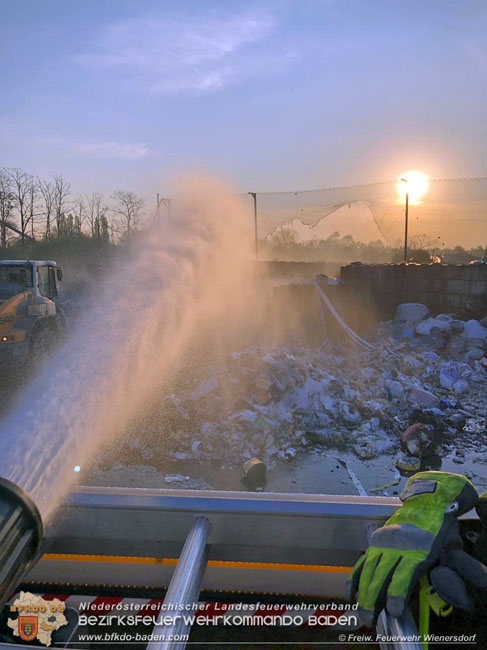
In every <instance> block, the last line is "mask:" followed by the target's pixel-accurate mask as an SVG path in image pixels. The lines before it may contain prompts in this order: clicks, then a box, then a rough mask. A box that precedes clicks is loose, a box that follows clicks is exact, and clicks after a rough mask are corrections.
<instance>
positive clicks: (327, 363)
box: [125, 315, 487, 468]
mask: <svg viewBox="0 0 487 650" xmlns="http://www.w3.org/2000/svg"><path fill="white" fill-rule="evenodd" d="M404 328H406V329H407V330H408V331H404ZM373 343H374V345H375V349H374V350H372V351H362V350H361V351H357V350H356V349H354V348H341V349H338V348H336V347H335V346H333V344H331V343H330V342H325V343H324V344H323V345H322V346H321V347H320V348H318V349H316V348H313V349H312V348H307V347H293V348H284V347H279V348H268V347H257V346H256V347H251V348H248V349H245V350H242V351H240V352H235V353H233V354H230V355H229V357H228V358H227V360H226V362H225V363H223V364H220V365H218V366H215V367H213V368H208V367H206V368H205V369H204V370H202V374H201V375H200V376H199V377H198V378H197V379H196V380H195V381H194V384H193V385H191V386H185V387H184V388H181V389H180V390H178V391H177V392H173V393H170V394H166V395H165V396H164V398H163V400H162V401H161V403H160V404H158V405H157V407H156V409H155V412H154V413H153V414H152V415H151V417H148V418H147V419H146V420H144V422H143V423H142V426H139V427H138V429H137V435H136V437H134V436H133V433H132V432H130V435H127V438H126V440H125V446H126V448H128V449H129V450H130V453H131V454H133V455H135V456H137V455H138V456H139V458H138V462H146V463H148V464H156V465H157V456H158V454H164V455H165V456H166V457H167V456H168V455H169V457H171V458H173V459H175V460H190V459H210V460H214V461H217V462H218V463H219V464H225V465H233V464H237V463H238V464H241V463H242V462H243V461H245V460H247V459H250V458H253V457H257V458H259V459H261V460H263V461H264V462H265V463H266V464H267V467H268V468H272V467H273V466H274V465H275V463H276V462H279V461H285V460H286V459H291V458H293V457H295V456H296V454H298V453H299V451H300V450H302V449H304V448H309V447H310V446H319V447H320V448H323V449H326V448H331V447H333V448H339V449H349V450H352V451H353V452H354V453H355V454H356V455H357V456H358V457H360V458H363V459H368V458H374V457H376V456H379V455H381V454H390V453H396V452H397V451H398V450H399V449H400V446H401V436H402V435H403V433H404V431H405V430H406V429H407V428H408V427H409V426H410V425H412V424H414V423H415V422H418V421H419V422H425V423H429V424H433V425H434V428H435V430H436V431H437V432H439V433H440V434H441V443H442V444H444V445H446V446H448V445H451V444H454V443H455V441H458V440H459V436H461V435H462V432H468V434H469V435H476V436H477V437H478V444H484V442H483V435H484V433H485V424H486V418H487V400H486V399H485V395H486V392H485V388H486V385H487V368H486V365H485V364H486V363H487V358H486V356H485V353H486V349H487V329H486V328H485V327H484V324H483V323H479V322H478V321H467V322H463V321H459V320H457V319H455V318H453V317H451V316H448V315H440V316H437V317H436V318H434V319H433V318H423V319H422V320H420V321H419V322H417V323H416V324H414V323H412V324H411V323H409V326H408V327H406V326H404V327H403V330H401V331H399V335H398V331H397V323H384V324H382V325H381V326H380V328H379V329H378V330H377V332H376V334H375V340H374V341H373ZM411 439H412V438H411ZM486 442H487V441H486ZM476 444H477V443H476Z"/></svg>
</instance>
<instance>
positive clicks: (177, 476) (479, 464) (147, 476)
mask: <svg viewBox="0 0 487 650" xmlns="http://www.w3.org/2000/svg"><path fill="white" fill-rule="evenodd" d="M395 460H396V456H395V455H384V456H380V457H378V458H374V459H371V460H367V461H364V460H361V459H360V458H357V457H356V456H355V455H354V454H348V453H345V452H343V451H339V450H335V449H326V450H319V449H310V450H306V451H303V452H301V453H299V454H298V455H297V456H296V457H295V458H294V459H292V460H290V461H283V462H280V463H277V465H276V467H275V468H274V469H273V470H271V471H269V472H268V474H267V483H266V486H265V491H266V492H293V493H302V494H346V495H354V494H355V495H357V494H360V493H361V492H360V486H361V487H362V488H363V491H364V492H365V493H367V494H370V495H376V496H397V495H398V494H399V493H400V492H401V490H402V487H403V486H404V484H405V482H406V480H407V477H401V476H400V475H399V473H398V471H397V470H396V468H395ZM340 461H341V462H340ZM435 461H436V462H434V463H431V464H429V465H428V464H426V466H425V467H424V469H440V468H441V469H442V470H443V471H447V472H455V473H462V474H465V473H467V474H468V475H469V478H471V480H472V481H473V483H474V484H475V486H476V487H477V489H478V490H479V491H486V490H487V453H484V454H478V453H477V452H476V451H475V450H472V451H470V452H466V453H465V456H464V458H462V459H460V458H459V457H458V456H457V454H456V452H450V453H449V454H446V455H445V457H444V458H443V459H442V463H441V466H440V465H439V464H438V459H435ZM242 478H243V471H242V468H241V467H240V466H231V467H221V466H215V465H214V464H211V463H209V462H207V461H169V460H168V462H167V465H166V466H165V467H158V468H156V467H153V466H151V465H115V466H112V467H110V468H106V469H103V468H101V467H99V466H98V467H92V468H88V469H87V470H86V471H82V472H80V474H79V479H78V483H79V484H81V485H97V486H103V487H110V486H111V487H140V488H144V487H145V488H165V489H170V488H193V489H213V490H236V491H239V490H242V491H246V490H247V488H246V486H245V485H244V483H243V482H242ZM357 481H358V485H357ZM391 483H392V485H389V484H391Z"/></svg>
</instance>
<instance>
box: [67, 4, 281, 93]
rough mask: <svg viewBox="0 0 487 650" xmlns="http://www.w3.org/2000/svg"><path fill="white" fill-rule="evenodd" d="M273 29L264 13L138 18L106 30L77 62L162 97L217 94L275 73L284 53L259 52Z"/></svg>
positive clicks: (269, 19) (107, 27)
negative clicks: (266, 72)
mask: <svg viewBox="0 0 487 650" xmlns="http://www.w3.org/2000/svg"><path fill="white" fill-rule="evenodd" d="M273 31H274V22H273V20H272V19H271V18H270V17H268V16H267V15H263V14H262V15H250V14H246V15H243V14H237V15H233V16H229V17H223V18H222V17H211V16H205V17H203V18H202V17H201V16H200V17H198V16H196V15H188V16H186V17H184V18H178V19H174V18H173V19H154V18H132V19H128V20H124V21H122V22H119V23H116V24H112V25H108V26H106V27H105V29H104V30H103V32H102V33H101V35H100V37H99V39H98V41H97V42H96V43H94V44H93V45H92V47H91V48H90V51H88V52H85V53H83V54H80V55H78V57H77V61H78V63H79V64H81V65H83V66H85V67H87V68H91V69H94V70H96V71H98V72H113V73H116V74H117V78H118V79H122V80H124V81H125V82H129V83H131V84H135V85H136V86H137V88H138V89H145V90H148V91H152V92H156V93H160V94H163V93H173V92H180V91H184V90H190V91H198V92H214V91H216V90H219V89H220V88H222V87H223V86H225V85H226V84H228V83H229V82H230V81H232V80H235V78H238V77H242V76H247V75H249V74H259V75H261V74H262V71H263V69H265V67H266V63H268V62H269V63H270V66H269V69H270V70H272V69H275V67H276V66H275V61H276V59H278V58H281V57H280V55H279V54H278V53H276V52H274V54H269V52H266V51H263V50H262V48H261V49H259V46H260V45H262V44H263V43H265V40H266V39H268V38H269V37H270V36H271V35H272V33H273ZM282 59H283V60H284V61H285V59H286V57H285V56H284V55H283V56H282Z"/></svg>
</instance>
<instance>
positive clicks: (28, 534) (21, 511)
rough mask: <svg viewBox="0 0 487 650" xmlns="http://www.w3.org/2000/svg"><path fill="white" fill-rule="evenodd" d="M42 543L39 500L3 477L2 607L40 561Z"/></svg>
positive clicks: (0, 527)
mask: <svg viewBox="0 0 487 650" xmlns="http://www.w3.org/2000/svg"><path fill="white" fill-rule="evenodd" d="M41 542H42V520H41V516H40V514H39V511H38V510H37V507H36V505H35V503H34V502H33V501H32V499H31V498H30V497H29V496H28V495H27V494H26V493H25V492H24V491H23V490H21V489H20V488H19V487H18V486H17V485H15V483H12V482H11V481H8V480H7V479H5V478H0V607H2V606H3V605H4V604H5V602H6V601H7V600H8V598H9V597H10V596H11V595H12V593H13V592H14V591H15V589H16V587H17V586H18V584H19V583H20V582H21V581H22V578H23V577H24V575H25V574H26V573H27V571H28V570H29V569H30V568H31V567H32V566H33V565H34V564H35V562H36V561H37V559H38V557H39V554H40V547H41Z"/></svg>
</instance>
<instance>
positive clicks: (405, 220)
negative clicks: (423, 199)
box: [400, 178, 409, 264]
mask: <svg viewBox="0 0 487 650" xmlns="http://www.w3.org/2000/svg"><path fill="white" fill-rule="evenodd" d="M400 180H401V181H402V182H403V183H406V205H405V209H404V263H405V264H406V263H407V261H408V217H409V190H408V186H407V182H408V179H407V178H401V179H400Z"/></svg>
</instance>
